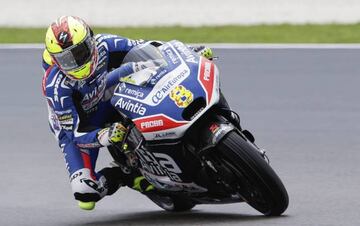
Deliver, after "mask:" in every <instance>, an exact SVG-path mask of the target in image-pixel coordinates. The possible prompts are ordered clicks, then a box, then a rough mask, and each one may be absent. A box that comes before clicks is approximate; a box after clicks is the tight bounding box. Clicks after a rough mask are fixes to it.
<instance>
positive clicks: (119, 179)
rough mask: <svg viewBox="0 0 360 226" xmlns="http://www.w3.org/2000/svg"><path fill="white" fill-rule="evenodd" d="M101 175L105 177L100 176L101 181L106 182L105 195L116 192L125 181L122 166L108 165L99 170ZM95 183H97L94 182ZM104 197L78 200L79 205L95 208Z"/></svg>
mask: <svg viewBox="0 0 360 226" xmlns="http://www.w3.org/2000/svg"><path fill="white" fill-rule="evenodd" d="M99 173H100V174H101V175H103V176H104V177H105V179H104V177H100V179H99V181H101V184H104V187H105V188H106V189H107V192H106V194H105V195H112V194H114V193H115V192H116V191H117V190H118V189H119V188H120V187H121V186H123V185H124V183H123V176H122V174H123V172H122V170H121V168H120V167H107V168H104V169H102V170H100V171H99ZM93 184H94V185H95V183H93ZM101 198H102V197H101V196H98V197H97V198H94V201H80V200H79V201H78V205H79V207H80V208H81V209H83V210H93V209H94V208H95V204H96V202H97V201H99V200H100V199H101Z"/></svg>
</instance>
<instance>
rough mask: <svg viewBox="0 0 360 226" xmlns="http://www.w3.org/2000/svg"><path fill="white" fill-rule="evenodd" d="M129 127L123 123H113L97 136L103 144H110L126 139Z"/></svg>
mask: <svg viewBox="0 0 360 226" xmlns="http://www.w3.org/2000/svg"><path fill="white" fill-rule="evenodd" d="M126 132H127V129H126V128H125V127H124V126H123V125H122V124H121V123H118V122H116V123H113V124H112V125H111V126H110V127H107V128H105V129H102V130H100V131H99V132H98V134H97V138H98V140H99V143H100V144H101V145H102V146H104V147H105V146H109V145H111V144H114V143H119V142H122V141H123V140H124V137H125V134H126Z"/></svg>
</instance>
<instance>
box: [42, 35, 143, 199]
mask: <svg viewBox="0 0 360 226" xmlns="http://www.w3.org/2000/svg"><path fill="white" fill-rule="evenodd" d="M94 38H95V40H96V45H97V51H98V64H97V67H96V69H95V72H94V74H93V75H92V76H91V78H89V79H87V80H82V81H76V80H71V79H70V78H68V77H67V76H66V75H65V74H64V73H63V72H62V71H61V70H60V69H59V68H58V67H57V66H56V65H55V64H53V63H51V62H49V59H43V68H44V70H45V75H44V77H43V84H42V85H43V92H44V95H45V97H46V99H47V105H48V111H49V124H50V128H51V131H52V132H53V134H54V135H55V137H56V139H57V140H58V142H59V146H60V148H61V149H62V152H63V154H64V158H65V162H66V167H67V170H68V172H69V178H70V184H71V188H72V191H73V193H74V196H75V199H77V200H80V201H85V202H87V201H98V200H99V199H101V198H102V197H103V196H105V195H106V194H107V192H108V188H107V185H106V178H105V177H104V176H103V175H102V174H101V172H100V173H99V172H95V164H96V159H97V157H98V152H99V148H100V147H102V146H103V145H102V144H101V143H100V142H99V136H101V130H102V129H103V128H105V127H108V126H109V125H110V124H111V123H113V122H115V121H116V120H117V121H119V118H118V116H119V115H118V113H117V112H116V111H115V110H114V109H113V107H112V106H111V104H110V99H111V97H112V94H113V90H114V88H115V86H116V85H117V83H118V82H119V78H120V77H122V76H125V75H128V74H131V73H133V70H134V69H133V67H132V66H131V64H126V65H125V66H122V67H119V66H120V65H121V63H122V61H123V58H124V56H125V55H126V53H128V51H130V50H131V48H133V47H134V46H135V45H137V44H140V43H142V42H143V41H142V40H130V39H127V38H124V37H120V36H116V35H106V34H99V35H96V36H95V37H94Z"/></svg>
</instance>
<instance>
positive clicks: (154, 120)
mask: <svg viewBox="0 0 360 226" xmlns="http://www.w3.org/2000/svg"><path fill="white" fill-rule="evenodd" d="M128 62H132V63H137V64H136V65H138V66H139V65H148V66H146V67H142V66H139V67H140V69H139V68H138V70H137V72H135V73H132V74H130V75H128V76H126V77H124V78H122V79H121V80H120V82H119V84H118V85H117V87H116V88H115V91H114V95H113V97H112V99H111V103H112V105H113V106H114V107H115V108H116V109H117V110H118V111H119V113H120V114H121V115H122V116H123V118H124V119H125V121H126V124H127V126H128V128H129V130H128V131H129V132H128V133H127V134H126V139H124V142H123V143H122V144H119V145H117V148H113V149H110V153H111V155H112V157H113V158H114V160H115V161H116V162H118V163H121V164H120V165H121V166H122V167H123V168H124V170H125V171H131V170H135V171H138V172H140V173H141V174H142V175H143V176H144V177H145V178H146V180H147V181H148V182H149V183H151V184H152V185H153V186H154V187H155V189H156V192H153V193H151V192H150V193H148V194H146V195H147V196H148V197H149V198H150V199H151V200H152V201H153V202H155V203H156V204H157V205H158V206H160V207H161V208H163V209H165V210H168V211H186V210H190V209H192V208H193V207H194V206H195V205H197V204H221V203H234V202H246V203H248V204H249V205H250V206H252V207H253V208H255V209H256V210H258V211H260V212H261V213H263V214H264V215H267V216H276V215H281V214H282V213H283V212H284V211H285V210H286V208H287V206H288V194H287V191H286V189H285V187H284V185H283V183H282V182H281V180H280V179H279V177H278V176H277V175H276V173H275V172H274V171H273V169H272V168H271V167H270V166H269V164H268V161H267V157H266V155H265V154H264V151H262V150H261V149H260V148H258V147H257V146H256V144H255V143H254V138H253V136H252V135H251V133H249V132H248V131H242V130H241V127H240V125H239V123H237V121H236V120H234V117H229V115H234V113H231V114H229V111H230V110H229V109H228V108H227V109H226V103H225V102H226V100H225V98H224V97H223V95H222V94H221V90H220V84H219V82H220V81H219V80H220V76H219V70H218V69H217V67H216V65H215V64H214V62H213V61H210V60H208V59H206V58H204V57H201V56H199V55H198V54H196V53H195V52H194V51H192V49H190V48H189V47H188V46H187V45H185V44H184V43H182V42H180V41H176V40H173V41H170V42H167V43H164V44H163V45H161V46H158V47H155V46H153V45H150V44H143V45H139V46H136V47H134V48H133V49H132V50H131V51H130V52H129V53H128V54H127V55H126V56H125V58H124V63H128ZM144 62H145V63H144ZM149 62H150V63H149ZM149 65H150V66H149ZM224 106H225V107H224ZM230 112H231V111H230ZM129 147H131V148H129ZM124 159H125V160H124Z"/></svg>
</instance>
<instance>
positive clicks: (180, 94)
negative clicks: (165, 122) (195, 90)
mask: <svg viewBox="0 0 360 226" xmlns="http://www.w3.org/2000/svg"><path fill="white" fill-rule="evenodd" d="M170 98H171V99H172V100H173V101H174V102H175V104H176V105H177V106H178V107H180V108H186V107H187V106H189V104H190V103H191V102H192V101H193V94H192V92H191V91H190V90H187V89H186V88H185V87H184V86H182V85H178V86H176V87H175V88H174V89H173V90H171V93H170Z"/></svg>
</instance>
